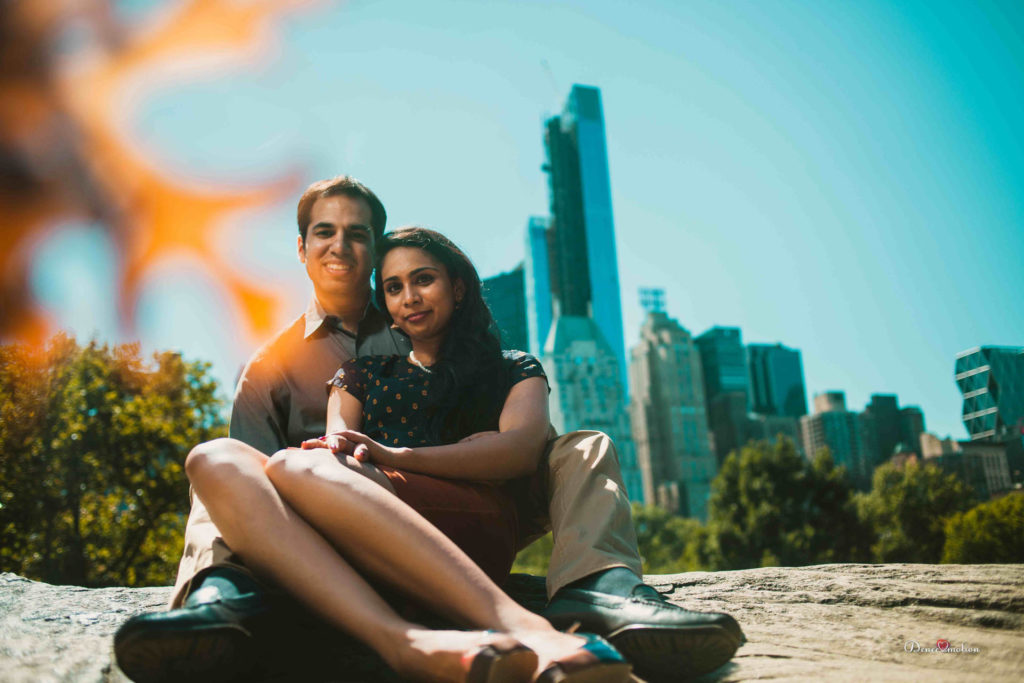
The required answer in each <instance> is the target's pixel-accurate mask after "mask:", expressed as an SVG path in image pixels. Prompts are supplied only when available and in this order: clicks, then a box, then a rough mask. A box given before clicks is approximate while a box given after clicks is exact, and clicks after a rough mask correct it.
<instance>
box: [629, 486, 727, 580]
mask: <svg viewBox="0 0 1024 683" xmlns="http://www.w3.org/2000/svg"><path fill="white" fill-rule="evenodd" d="M633 524H634V526H635V527H636V535H637V545H638V546H639V548H640V556H641V558H642V559H643V571H644V573H645V574H674V573H677V572H691V571H701V570H705V569H707V568H708V566H709V564H710V560H709V558H708V556H707V550H706V549H707V539H708V530H707V528H705V526H704V525H703V524H701V523H700V522H699V521H697V520H696V519H690V518H683V517H679V516H678V515H673V514H672V513H670V512H667V511H666V510H663V509H662V508H659V507H657V506H654V505H646V506H642V505H640V504H638V503H634V504H633Z"/></svg>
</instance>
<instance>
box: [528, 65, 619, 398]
mask: <svg viewBox="0 0 1024 683" xmlns="http://www.w3.org/2000/svg"><path fill="white" fill-rule="evenodd" d="M544 145H545V148H546V151H547V163H546V164H545V166H544V169H545V170H546V171H547V172H548V186H549V190H550V200H551V224H550V226H549V228H548V233H547V235H546V237H547V242H548V247H549V248H548V264H549V269H548V277H549V282H550V288H551V293H552V299H553V304H554V305H553V317H557V316H559V315H565V316H576V317H589V318H593V319H594V322H596V323H597V328H598V329H599V330H600V331H601V334H602V335H603V336H604V338H605V340H606V341H607V343H608V346H609V347H610V348H611V350H612V353H613V354H614V355H615V358H616V360H617V361H618V363H619V378H620V381H621V383H622V385H623V387H625V385H626V362H625V361H626V354H625V342H624V340H623V335H622V302H621V300H620V293H619V265H618V258H617V256H616V249H615V224H614V220H613V218H612V196H611V180H610V177H609V173H608V152H607V149H606V147H605V132H604V114H603V113H602V108H601V91H600V90H598V89H597V88H593V87H589V86H584V85H574V86H573V87H572V91H571V92H570V93H569V98H568V100H567V101H566V103H565V109H564V110H563V111H562V114H561V115H560V116H553V117H551V118H550V119H548V120H547V121H546V122H545V125H544ZM529 230H530V234H531V237H530V243H531V250H532V248H533V245H535V244H538V243H539V236H538V237H537V238H536V242H535V241H534V239H535V238H534V236H533V234H534V233H533V231H534V227H533V224H532V223H531V226H530V228H529ZM538 289H539V287H538ZM542 317H543V316H542V315H540V314H538V315H537V322H538V325H539V324H541V323H542Z"/></svg>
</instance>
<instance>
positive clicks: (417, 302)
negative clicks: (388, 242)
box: [380, 247, 465, 345]
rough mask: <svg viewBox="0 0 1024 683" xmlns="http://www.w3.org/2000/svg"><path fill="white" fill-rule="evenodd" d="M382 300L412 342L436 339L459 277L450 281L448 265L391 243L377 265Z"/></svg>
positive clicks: (458, 289)
mask: <svg viewBox="0 0 1024 683" xmlns="http://www.w3.org/2000/svg"><path fill="white" fill-rule="evenodd" d="M380 273H381V280H382V282H383V287H384V301H385V303H386V304H387V307H388V313H390V314H391V317H392V318H393V319H394V321H395V323H396V324H397V325H398V327H400V328H401V330H402V331H403V332H405V333H406V334H407V335H409V338H410V339H411V340H413V341H414V342H421V343H422V342H427V343H436V344H437V345H440V343H441V342H442V341H443V340H444V335H445V333H446V332H447V330H448V324H449V323H450V322H451V319H452V314H453V313H454V312H455V306H456V304H457V303H458V302H459V301H461V300H462V296H463V294H464V292H465V287H464V286H463V284H462V280H455V281H454V282H453V281H452V279H451V277H449V275H448V269H447V268H445V267H444V264H442V263H441V262H440V261H438V260H437V259H435V258H434V257H433V256H431V255H430V254H428V253H427V252H425V251H423V250H422V249H417V248H416V247H395V248H394V249H392V250H391V251H389V252H388V253H387V254H386V255H385V256H384V262H383V263H381V266H380Z"/></svg>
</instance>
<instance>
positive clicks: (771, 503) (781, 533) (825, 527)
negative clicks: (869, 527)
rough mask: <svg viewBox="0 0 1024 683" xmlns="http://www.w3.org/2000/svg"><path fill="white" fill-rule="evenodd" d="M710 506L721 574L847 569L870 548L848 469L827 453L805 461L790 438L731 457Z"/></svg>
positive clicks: (711, 548)
mask: <svg viewBox="0 0 1024 683" xmlns="http://www.w3.org/2000/svg"><path fill="white" fill-rule="evenodd" d="M709 507H710V512H709V519H708V539H709V544H708V548H707V551H706V552H707V556H708V558H709V560H710V565H711V567H712V568H715V569H744V568H750V567H760V566H771V565H785V566H795V565H805V564H815V563H821V562H848V561H851V560H856V559H858V558H860V557H861V556H862V555H863V553H864V548H865V546H866V539H867V533H866V531H865V529H864V527H863V526H862V525H861V523H860V522H859V520H858V518H857V514H856V509H855V507H854V504H853V499H852V496H851V488H850V485H849V483H848V482H847V480H846V476H845V470H844V469H843V468H837V467H835V465H834V464H833V462H832V458H831V456H830V455H829V454H828V452H827V451H826V452H822V453H819V454H818V455H817V456H816V457H815V459H814V461H813V462H807V461H806V460H805V459H804V458H802V457H801V456H800V455H799V454H798V453H797V451H796V447H795V445H794V444H793V442H792V440H790V439H787V438H784V437H780V438H779V439H778V440H777V441H776V442H775V443H774V444H771V443H769V442H767V441H756V442H750V443H748V444H747V445H746V446H744V447H743V449H742V450H741V451H740V453H739V454H736V453H735V452H734V453H731V454H730V455H729V457H728V458H726V460H725V462H724V463H723V464H722V468H721V469H720V470H719V473H718V476H717V477H715V479H714V481H713V482H712V484H711V500H710V505H709Z"/></svg>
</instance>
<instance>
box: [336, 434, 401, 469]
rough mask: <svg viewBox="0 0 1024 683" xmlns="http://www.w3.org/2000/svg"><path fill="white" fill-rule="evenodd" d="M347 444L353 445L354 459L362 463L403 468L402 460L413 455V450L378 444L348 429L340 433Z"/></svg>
mask: <svg viewBox="0 0 1024 683" xmlns="http://www.w3.org/2000/svg"><path fill="white" fill-rule="evenodd" d="M336 436H340V437H341V438H342V439H344V440H345V441H346V442H348V443H350V444H352V452H351V454H352V457H353V458H355V459H356V460H358V461H360V462H373V463H376V464H378V465H388V466H389V467H401V466H402V459H403V458H407V457H408V456H410V455H412V449H411V448H406V447H400V448H397V447H396V448H393V447H391V446H385V445H384V444H382V443H378V442H376V441H374V440H373V439H371V438H370V437H368V436H367V435H366V434H363V433H361V432H356V431H353V430H351V429H346V430H344V431H342V432H338V434H337V435H336Z"/></svg>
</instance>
